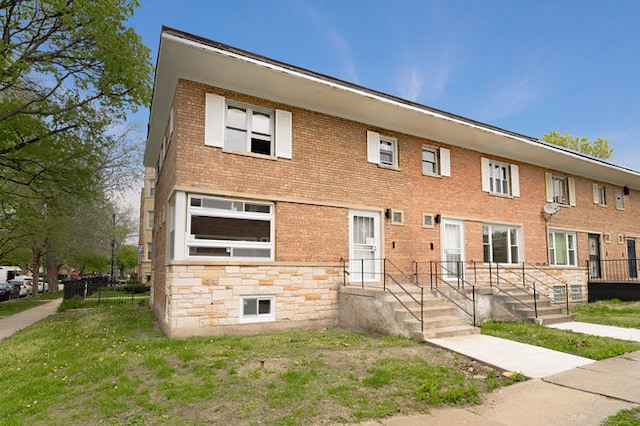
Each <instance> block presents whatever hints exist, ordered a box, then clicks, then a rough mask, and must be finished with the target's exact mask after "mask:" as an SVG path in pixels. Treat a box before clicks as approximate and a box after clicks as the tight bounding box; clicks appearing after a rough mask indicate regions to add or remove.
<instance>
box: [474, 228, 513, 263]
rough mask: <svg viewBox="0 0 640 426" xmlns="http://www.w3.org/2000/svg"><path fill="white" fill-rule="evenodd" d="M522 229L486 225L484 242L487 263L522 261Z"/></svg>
mask: <svg viewBox="0 0 640 426" xmlns="http://www.w3.org/2000/svg"><path fill="white" fill-rule="evenodd" d="M519 234H520V229H519V228H517V227H514V226H505V225H484V226H483V227H482V240H483V241H482V242H483V247H484V261H485V262H487V263H490V262H494V263H518V262H520V243H519V242H520V237H519Z"/></svg>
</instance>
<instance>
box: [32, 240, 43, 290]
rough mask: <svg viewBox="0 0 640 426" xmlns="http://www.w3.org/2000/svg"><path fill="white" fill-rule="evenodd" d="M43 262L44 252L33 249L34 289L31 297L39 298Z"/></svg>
mask: <svg viewBox="0 0 640 426" xmlns="http://www.w3.org/2000/svg"><path fill="white" fill-rule="evenodd" d="M41 260H42V252H41V251H40V250H37V249H33V287H32V290H31V291H32V293H31V295H32V296H33V297H37V296H38V287H39V286H40V261H41Z"/></svg>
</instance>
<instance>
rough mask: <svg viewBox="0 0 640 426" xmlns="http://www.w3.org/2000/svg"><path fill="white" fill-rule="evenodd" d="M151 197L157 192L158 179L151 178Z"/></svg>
mask: <svg viewBox="0 0 640 426" xmlns="http://www.w3.org/2000/svg"><path fill="white" fill-rule="evenodd" d="M148 182H149V197H153V196H154V195H155V194H156V180H155V179H149V181H148Z"/></svg>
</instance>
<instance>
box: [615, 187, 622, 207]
mask: <svg viewBox="0 0 640 426" xmlns="http://www.w3.org/2000/svg"><path fill="white" fill-rule="evenodd" d="M616 209H618V210H624V198H622V191H621V190H619V189H616Z"/></svg>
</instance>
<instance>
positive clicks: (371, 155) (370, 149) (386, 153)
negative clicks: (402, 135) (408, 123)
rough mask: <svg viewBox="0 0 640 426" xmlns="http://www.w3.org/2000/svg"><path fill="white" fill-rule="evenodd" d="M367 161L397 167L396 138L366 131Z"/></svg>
mask: <svg viewBox="0 0 640 426" xmlns="http://www.w3.org/2000/svg"><path fill="white" fill-rule="evenodd" d="M367 161H368V162H370V163H375V164H378V165H381V166H388V167H398V140H397V139H395V138H391V137H388V136H381V135H380V133H377V132H371V131H367Z"/></svg>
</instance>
